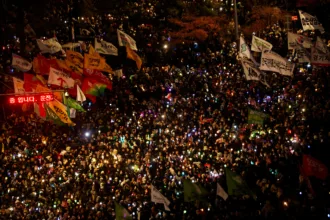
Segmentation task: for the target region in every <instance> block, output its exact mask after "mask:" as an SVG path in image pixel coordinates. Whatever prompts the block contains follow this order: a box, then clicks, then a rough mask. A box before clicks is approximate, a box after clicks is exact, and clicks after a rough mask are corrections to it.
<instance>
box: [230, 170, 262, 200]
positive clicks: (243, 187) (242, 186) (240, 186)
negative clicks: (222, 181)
mask: <svg viewBox="0 0 330 220" xmlns="http://www.w3.org/2000/svg"><path fill="white" fill-rule="evenodd" d="M226 179H227V187H228V194H229V195H250V196H252V197H253V198H254V199H255V198H256V196H255V194H254V193H253V192H252V190H251V189H250V188H249V187H248V185H247V184H246V182H245V181H244V180H243V179H242V177H240V176H239V175H237V174H236V173H234V172H233V171H231V170H230V169H228V168H226Z"/></svg>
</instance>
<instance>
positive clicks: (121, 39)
mask: <svg viewBox="0 0 330 220" xmlns="http://www.w3.org/2000/svg"><path fill="white" fill-rule="evenodd" d="M117 36H118V44H119V46H121V47H122V46H126V45H128V46H129V47H130V48H131V49H132V50H137V47H136V42H135V40H134V39H133V38H132V37H130V36H129V35H128V34H126V33H125V32H123V31H121V30H118V29H117Z"/></svg>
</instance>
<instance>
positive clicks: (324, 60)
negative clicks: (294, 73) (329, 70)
mask: <svg viewBox="0 0 330 220" xmlns="http://www.w3.org/2000/svg"><path fill="white" fill-rule="evenodd" d="M311 51H312V56H311V57H312V58H311V63H312V64H313V65H315V66H330V53H321V52H320V51H319V50H317V49H315V48H314V47H312V50H311Z"/></svg>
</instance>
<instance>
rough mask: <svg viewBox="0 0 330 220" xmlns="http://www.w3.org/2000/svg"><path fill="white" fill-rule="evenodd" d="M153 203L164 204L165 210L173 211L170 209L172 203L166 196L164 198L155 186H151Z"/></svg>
mask: <svg viewBox="0 0 330 220" xmlns="http://www.w3.org/2000/svg"><path fill="white" fill-rule="evenodd" d="M151 202H154V203H161V204H164V207H165V210H166V211H171V210H170V208H169V207H168V206H169V205H170V203H171V202H170V201H169V200H168V199H167V198H166V197H165V196H163V195H162V194H161V193H160V192H159V191H158V190H157V189H156V187H154V186H153V185H151Z"/></svg>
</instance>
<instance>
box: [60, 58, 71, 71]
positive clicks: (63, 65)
mask: <svg viewBox="0 0 330 220" xmlns="http://www.w3.org/2000/svg"><path fill="white" fill-rule="evenodd" d="M56 63H57V65H58V66H59V68H60V70H62V71H63V70H68V71H72V69H71V68H70V67H69V66H68V65H67V64H66V62H65V60H56Z"/></svg>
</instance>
